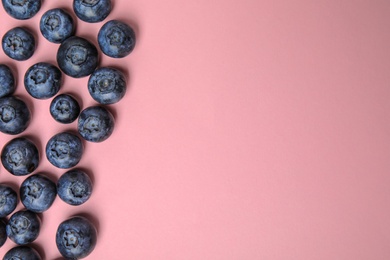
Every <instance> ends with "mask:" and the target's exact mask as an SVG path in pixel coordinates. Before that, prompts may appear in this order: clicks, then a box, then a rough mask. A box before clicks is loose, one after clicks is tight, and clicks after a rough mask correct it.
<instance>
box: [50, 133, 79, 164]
mask: <svg viewBox="0 0 390 260" xmlns="http://www.w3.org/2000/svg"><path fill="white" fill-rule="evenodd" d="M82 154H83V145H82V143H81V140H80V138H79V137H78V136H77V135H74V134H72V133H67V132H63V133H59V134H56V135H55V136H53V137H52V138H50V140H49V141H48V142H47V144H46V157H47V159H48V160H49V162H50V163H51V164H53V165H54V166H56V167H58V168H61V169H67V168H71V167H73V166H76V165H77V164H78V163H79V161H80V159H81V156H82Z"/></svg>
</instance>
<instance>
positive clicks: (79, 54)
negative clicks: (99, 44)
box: [57, 36, 99, 78]
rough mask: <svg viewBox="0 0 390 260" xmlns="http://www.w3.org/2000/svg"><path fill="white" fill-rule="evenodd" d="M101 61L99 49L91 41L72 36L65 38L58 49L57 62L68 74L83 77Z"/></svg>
mask: <svg viewBox="0 0 390 260" xmlns="http://www.w3.org/2000/svg"><path fill="white" fill-rule="evenodd" d="M98 62H99V57H98V51H97V49H96V47H95V45H93V44H92V43H91V42H89V41H88V40H86V39H84V38H81V37H78V36H71V37H69V38H67V39H66V40H64V41H63V42H62V43H61V45H60V47H59V48H58V51H57V63H58V66H59V67H60V69H61V70H62V71H63V72H64V73H65V74H66V75H68V76H71V77H73V78H81V77H85V76H88V75H90V74H91V73H92V72H93V71H94V70H95V69H96V67H97V65H98Z"/></svg>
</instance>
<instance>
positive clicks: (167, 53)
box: [0, 0, 390, 260]
mask: <svg viewBox="0 0 390 260" xmlns="http://www.w3.org/2000/svg"><path fill="white" fill-rule="evenodd" d="M55 7H62V8H65V9H66V10H68V11H71V12H72V1H70V0H68V1H47V0H46V1H43V4H42V8H41V10H40V11H39V12H38V14H37V15H36V16H35V17H34V18H32V19H30V20H27V21H19V20H15V19H13V18H11V17H10V16H9V15H8V14H7V13H6V12H5V11H4V9H3V8H0V24H1V27H0V35H1V37H2V36H3V35H4V34H5V32H6V31H8V30H9V29H11V28H13V27H15V26H25V27H27V28H29V29H31V30H32V31H33V32H34V35H35V36H36V39H37V42H38V45H37V49H36V52H35V53H34V55H33V57H32V58H31V59H29V60H27V61H24V62H17V61H14V60H11V59H10V58H8V57H7V56H6V55H5V54H4V52H3V51H2V50H0V63H4V64H7V65H9V66H11V67H12V68H13V69H14V70H15V74H16V75H17V90H16V92H15V95H17V96H19V97H21V98H23V99H24V100H26V102H27V104H28V105H29V106H30V108H31V110H32V116H33V120H32V121H31V124H30V126H29V127H28V128H27V130H26V131H25V132H23V133H22V134H19V135H18V136H28V137H30V138H32V139H33V140H34V141H35V142H36V144H37V146H38V148H39V150H40V153H41V156H40V157H41V162H40V165H39V167H38V169H37V170H36V173H38V172H43V173H46V174H47V175H48V176H49V177H50V178H52V179H53V180H55V181H57V180H58V178H59V177H60V176H61V175H62V174H63V173H64V172H65V171H66V170H61V169H57V168H55V167H54V166H52V165H51V164H50V163H49V162H48V160H47V159H46V156H45V153H44V149H45V145H46V143H47V141H48V140H49V139H50V137H52V136H53V135H54V134H56V133H59V132H61V131H65V130H71V131H76V129H77V126H76V123H72V124H70V125H61V124H59V123H57V122H56V121H54V119H52V117H51V116H50V113H49V105H50V101H51V99H48V100H37V99H34V98H32V97H31V96H29V95H28V93H27V92H26V90H25V88H24V85H23V77H24V73H25V72H26V70H27V69H28V68H29V67H30V66H31V65H33V64H34V63H37V62H40V61H45V62H51V63H53V64H56V59H55V57H56V52H57V49H58V45H56V44H53V43H49V42H48V41H47V40H46V39H44V38H43V37H42V36H41V34H40V32H39V19H40V17H41V16H42V14H43V13H44V12H45V11H47V10H49V9H51V8H55ZM389 13H390V2H388V1H381V0H372V1H368V0H356V1H347V0H341V1H340V0H338V1H336V0H328V1H325V0H320V1H309V0H301V1H282V0H274V1H261V0H258V1H254V0H253V1H251V0H246V1H241V2H239V1H232V0H226V1H206V0H199V1H179V0H166V1H155V0H143V1H140V0H133V1H127V0H113V10H112V12H111V14H110V15H109V16H108V17H107V19H106V20H105V21H104V22H106V21H108V20H112V19H119V20H122V21H125V22H127V23H128V24H130V25H132V26H133V27H134V28H135V30H136V34H137V45H136V48H135V49H134V51H133V53H131V54H130V55H129V56H127V57H126V58H123V59H113V58H109V57H107V56H105V55H101V56H100V66H115V67H118V68H121V69H122V70H124V71H125V72H126V74H127V76H128V86H127V87H128V88H127V93H126V95H125V97H124V98H123V99H122V100H121V101H120V102H119V103H117V104H114V105H110V106H109V109H110V111H112V112H113V113H114V115H115V119H116V125H115V130H114V132H113V134H112V136H111V137H110V138H109V139H107V140H106V141H104V142H102V143H98V144H96V143H90V142H85V146H84V147H85V151H84V154H83V157H82V159H81V161H80V163H79V165H78V166H77V167H76V168H82V169H85V170H87V172H88V173H89V174H90V175H91V177H92V179H93V183H94V191H93V194H92V197H91V199H90V200H89V201H87V202H86V203H85V204H83V205H81V206H77V207H75V206H70V205H67V204H65V203H64V202H63V201H62V200H61V199H60V198H59V197H57V198H56V200H55V202H54V204H53V206H52V207H51V208H50V209H49V210H48V211H46V212H44V213H43V214H42V215H41V217H42V230H41V234H40V235H39V237H38V239H37V240H36V241H35V242H34V243H33V246H35V247H36V248H37V249H38V251H39V252H40V253H41V254H42V256H43V258H44V259H49V260H53V259H54V260H58V259H61V255H60V254H59V252H58V250H57V248H56V245H55V233H56V229H57V227H58V225H59V223H61V222H62V221H63V220H65V219H67V218H69V217H70V216H73V215H78V214H82V215H84V216H87V217H89V218H90V219H91V220H92V221H93V223H95V225H96V226H97V229H98V242H97V246H96V248H95V250H94V251H93V253H92V254H91V255H90V256H89V257H87V258H86V259H99V260H100V259H102V260H103V259H114V260H115V259H129V260H130V259H137V260H155V259H156V260H160V259H161V260H182V259H186V260H199V259H204V260H253V259H259V260H260V259H270V260H285V259H291V260H302V259H313V260H328V259H342V260H350V259H353V260H366V259H376V260H387V259H390V247H389V243H390V189H389V184H390V160H389V155H390V102H389V100H390V73H389V68H390V51H389V46H390V30H389V27H390V16H389ZM74 18H75V16H74ZM104 22H100V23H96V24H88V23H85V22H83V21H81V20H79V19H77V31H76V34H77V35H79V36H82V37H85V38H87V39H89V40H90V41H92V42H93V43H94V44H97V38H96V37H97V33H98V31H99V29H100V27H101V26H102V25H103V24H104ZM64 78H65V79H64V84H63V86H62V88H61V90H60V93H72V94H74V95H75V96H76V97H77V98H78V99H79V100H80V101H81V106H82V108H83V109H84V108H86V107H88V106H91V105H95V104H96V102H95V101H94V100H93V99H92V98H91V96H90V95H89V92H88V89H87V81H88V77H86V78H81V79H73V78H70V77H68V76H66V77H64ZM14 137H15V136H10V135H5V134H1V135H0V144H1V146H3V145H4V144H5V143H6V142H8V141H9V140H11V139H12V138H14ZM25 178H26V177H15V176H13V175H11V174H10V173H8V172H7V171H6V170H5V169H4V167H3V166H1V168H0V182H1V183H9V184H12V185H14V186H16V187H17V186H18V185H19V184H20V183H21V182H22V181H23V180H24V179H25ZM22 208H23V205H22V204H21V203H20V202H19V204H18V208H17V209H22ZM14 246H15V244H14V243H13V242H12V241H11V240H9V239H8V240H7V242H6V243H5V245H4V246H3V247H1V248H0V257H3V255H4V254H5V253H6V252H7V251H8V250H9V249H10V248H12V247H14Z"/></svg>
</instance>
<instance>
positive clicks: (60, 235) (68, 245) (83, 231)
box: [56, 216, 97, 259]
mask: <svg viewBox="0 0 390 260" xmlns="http://www.w3.org/2000/svg"><path fill="white" fill-rule="evenodd" d="M96 240H97V235H96V228H95V226H94V225H93V224H92V223H91V222H90V221H89V220H88V219H86V218H84V217H78V216H77V217H72V218H70V219H68V220H65V221H64V222H62V223H61V224H60V225H59V226H58V229H57V233H56V244H57V248H58V250H59V251H60V253H61V255H62V256H63V257H65V258H69V259H80V258H84V257H86V256H88V255H89V254H90V253H91V252H92V251H93V249H94V248H95V245H96Z"/></svg>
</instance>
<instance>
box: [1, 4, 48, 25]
mask: <svg viewBox="0 0 390 260" xmlns="http://www.w3.org/2000/svg"><path fill="white" fill-rule="evenodd" d="M2 2H3V7H4V9H5V11H6V12H7V13H8V14H9V15H10V16H12V17H13V18H15V19H18V20H26V19H30V18H31V17H33V16H34V15H36V14H37V13H38V11H39V9H41V0H2Z"/></svg>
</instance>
